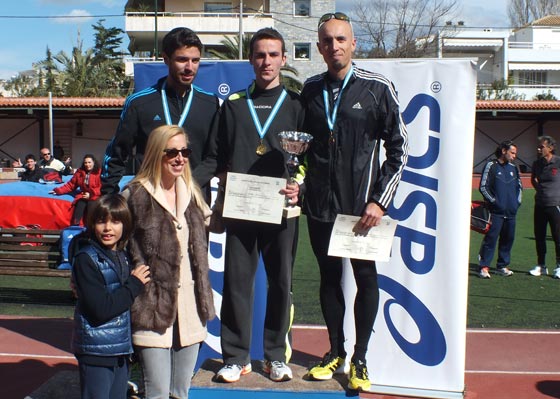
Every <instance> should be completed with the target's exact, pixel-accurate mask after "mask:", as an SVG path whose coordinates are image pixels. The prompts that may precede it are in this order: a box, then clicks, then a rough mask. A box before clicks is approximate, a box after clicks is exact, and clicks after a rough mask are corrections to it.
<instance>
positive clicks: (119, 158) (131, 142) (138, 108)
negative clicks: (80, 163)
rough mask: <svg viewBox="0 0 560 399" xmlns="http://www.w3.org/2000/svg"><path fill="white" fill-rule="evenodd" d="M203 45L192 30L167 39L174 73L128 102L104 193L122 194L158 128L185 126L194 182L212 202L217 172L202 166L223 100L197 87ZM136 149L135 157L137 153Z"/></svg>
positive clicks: (105, 170) (110, 153) (108, 157)
mask: <svg viewBox="0 0 560 399" xmlns="http://www.w3.org/2000/svg"><path fill="white" fill-rule="evenodd" d="M201 51H202V43H201V42H200V39H199V38H198V36H197V35H196V34H195V33H194V32H193V31H192V30H190V29H187V28H175V29H173V30H171V31H170V32H169V33H168V34H167V35H165V37H164V39H163V59H164V61H165V63H166V64H167V66H168V70H169V74H168V75H167V76H166V77H164V78H161V79H160V80H158V82H157V83H156V84H155V85H154V86H151V87H149V88H147V89H144V90H141V91H139V92H138V93H135V94H133V95H131V96H130V97H128V98H127V100H126V102H125V104H124V107H123V111H122V113H121V118H120V122H119V126H118V127H117V132H116V134H115V136H114V138H113V140H112V141H111V143H110V144H109V146H108V147H107V151H106V153H105V158H104V159H103V165H102V174H101V178H102V181H103V186H102V188H101V191H102V193H103V194H108V193H116V192H119V186H118V184H119V181H120V180H121V178H122V176H123V175H125V174H129V175H130V174H134V173H135V172H136V171H137V170H138V168H139V167H140V164H141V163H142V159H143V158H144V150H145V147H146V143H147V141H148V136H149V135H150V133H151V132H152V130H154V129H155V128H156V127H159V126H162V125H164V124H167V125H180V126H183V128H184V129H185V131H186V132H187V135H188V136H189V142H190V146H191V149H192V154H191V156H190V157H189V164H190V167H191V169H192V171H193V177H194V178H195V180H196V181H197V183H198V184H199V185H200V186H201V187H202V188H203V191H204V192H205V193H206V194H207V198H209V185H208V183H209V181H210V179H211V178H212V176H213V170H208V169H207V168H205V167H201V168H200V170H198V169H197V166H198V165H199V164H201V161H202V160H203V159H204V158H205V157H206V155H207V153H208V151H209V143H210V137H211V136H212V134H211V131H212V129H214V128H215V124H214V117H215V115H216V114H217V110H218V108H219V101H218V98H217V97H216V96H215V95H213V94H210V93H206V92H204V91H203V90H202V89H200V88H199V87H197V86H195V85H193V84H192V82H193V80H194V78H195V77H196V74H197V72H198V66H199V62H200V54H201ZM133 150H134V152H133Z"/></svg>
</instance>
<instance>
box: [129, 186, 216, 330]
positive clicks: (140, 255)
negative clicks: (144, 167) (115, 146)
mask: <svg viewBox="0 0 560 399" xmlns="http://www.w3.org/2000/svg"><path fill="white" fill-rule="evenodd" d="M129 191H130V196H129V198H128V205H129V207H130V210H131V212H132V216H133V220H134V221H135V228H134V231H133V234H132V235H131V238H130V240H129V250H130V256H131V259H132V262H133V264H134V265H138V264H142V263H144V264H146V265H149V266H150V273H151V281H150V283H148V284H147V285H146V286H145V290H144V293H142V294H141V295H140V296H138V297H137V298H136V300H135V301H134V304H133V306H132V326H133V329H138V330H151V331H157V332H163V331H165V330H166V329H168V328H169V327H170V326H171V325H173V323H174V322H175V318H176V315H177V291H178V282H179V272H180V264H181V255H182V254H181V253H180V245H179V242H178V238H177V233H176V229H180V228H181V226H180V225H177V224H176V223H175V222H174V219H173V217H172V216H171V214H170V213H169V212H167V211H166V210H165V209H164V208H163V207H162V206H161V204H159V203H158V202H157V201H156V200H155V199H154V198H153V197H152V195H151V194H150V193H148V191H147V190H146V189H145V188H144V187H143V186H142V185H140V184H136V185H133V186H132V187H129ZM185 219H186V220H187V225H188V229H189V243H188V248H189V250H188V256H189V260H190V262H189V263H190V266H191V272H192V279H193V281H194V290H195V293H194V294H195V295H194V296H195V298H196V308H197V310H198V316H199V318H200V320H201V321H202V322H203V323H206V322H207V321H208V320H211V319H212V318H214V316H215V310H214V302H213V297H212V288H211V285H210V280H209V277H208V270H209V267H208V240H207V235H206V228H205V224H204V216H203V213H202V211H201V210H200V209H199V208H198V207H197V206H196V204H195V203H194V200H192V199H191V201H190V203H189V205H188V207H187V209H186V211H185ZM185 255H187V254H185Z"/></svg>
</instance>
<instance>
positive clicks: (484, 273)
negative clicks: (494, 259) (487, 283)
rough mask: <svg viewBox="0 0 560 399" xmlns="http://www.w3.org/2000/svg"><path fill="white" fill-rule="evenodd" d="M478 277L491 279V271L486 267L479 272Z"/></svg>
mask: <svg viewBox="0 0 560 399" xmlns="http://www.w3.org/2000/svg"><path fill="white" fill-rule="evenodd" d="M478 277H480V278H490V277H491V276H490V269H489V268H488V266H484V267H481V268H480V271H479V272H478Z"/></svg>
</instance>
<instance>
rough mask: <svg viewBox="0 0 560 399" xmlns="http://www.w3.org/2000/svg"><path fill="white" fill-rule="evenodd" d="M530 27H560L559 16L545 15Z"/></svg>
mask: <svg viewBox="0 0 560 399" xmlns="http://www.w3.org/2000/svg"><path fill="white" fill-rule="evenodd" d="M529 25H530V26H560V15H547V16H546V17H542V18H540V19H537V20H536V21H533V22H531V23H530V24H529Z"/></svg>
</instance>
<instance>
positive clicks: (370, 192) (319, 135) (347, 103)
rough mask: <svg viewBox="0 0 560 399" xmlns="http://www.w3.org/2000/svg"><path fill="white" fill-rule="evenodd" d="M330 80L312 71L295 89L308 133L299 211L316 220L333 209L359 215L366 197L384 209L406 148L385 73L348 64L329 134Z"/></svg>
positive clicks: (326, 218)
mask: <svg viewBox="0 0 560 399" xmlns="http://www.w3.org/2000/svg"><path fill="white" fill-rule="evenodd" d="M340 84H341V85H342V82H340ZM332 85H333V82H329V77H328V74H327V73H323V74H321V75H316V76H314V77H312V78H310V79H308V80H307V81H306V83H305V86H304V88H303V92H302V94H301V95H302V98H303V100H304V103H305V104H306V113H305V130H304V131H305V132H307V133H310V134H311V135H312V136H313V142H312V143H311V146H310V148H309V150H308V152H307V157H306V159H307V171H306V177H305V186H306V192H305V196H304V212H305V213H306V214H307V216H308V217H311V218H313V219H315V220H318V221H322V222H333V221H334V220H335V218H336V215H337V214H339V213H342V214H347V215H356V216H360V215H362V213H363V211H364V209H365V206H366V204H368V203H370V202H376V203H377V204H378V205H380V206H381V207H382V208H383V209H384V210H386V209H387V208H388V207H389V205H390V203H391V201H392V199H393V197H394V195H395V192H396V189H397V186H398V183H399V181H400V178H401V174H402V171H403V169H404V166H405V164H406V159H407V153H408V144H407V135H406V129H405V125H404V123H403V122H402V120H401V116H400V113H399V103H398V99H397V95H396V92H395V89H394V86H393V84H392V83H391V82H390V81H389V80H388V79H387V78H385V77H384V76H382V75H380V74H377V73H373V72H369V71H366V70H363V69H360V68H357V67H356V66H354V67H353V74H352V76H351V77H350V79H349V81H348V83H347V85H346V87H345V88H344V90H343V91H342V94H341V95H342V97H341V101H340V105H339V108H338V112H337V116H336V120H335V123H334V129H333V134H332V138H331V134H330V129H329V127H328V123H327V118H326V114H325V105H324V100H323V89H324V88H325V89H326V88H327V87H329V86H330V87H332ZM327 92H328V96H329V98H330V105H329V109H330V110H331V112H332V109H333V104H334V101H333V96H332V92H331V90H330V89H327ZM382 141H383V146H384V149H385V160H384V161H383V163H382V164H381V161H380V146H381V142H382Z"/></svg>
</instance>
